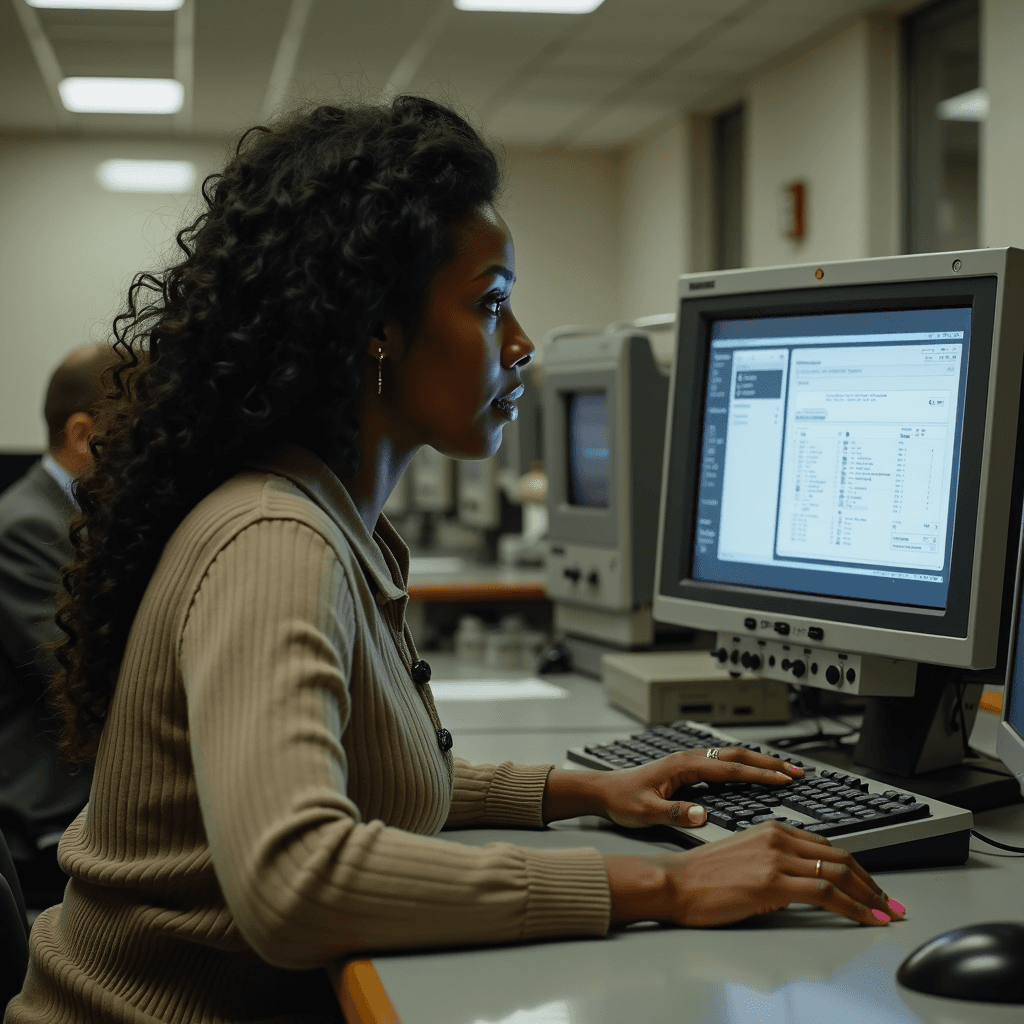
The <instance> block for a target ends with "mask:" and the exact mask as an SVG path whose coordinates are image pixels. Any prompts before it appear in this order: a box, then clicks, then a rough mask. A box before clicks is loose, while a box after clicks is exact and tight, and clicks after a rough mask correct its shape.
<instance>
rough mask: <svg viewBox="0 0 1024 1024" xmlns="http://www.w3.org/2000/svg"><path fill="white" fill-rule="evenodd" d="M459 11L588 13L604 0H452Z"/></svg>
mask: <svg viewBox="0 0 1024 1024" xmlns="http://www.w3.org/2000/svg"><path fill="white" fill-rule="evenodd" d="M454 3H455V6H456V7H457V8H458V9H459V10H460V11H514V12H516V13H518V14H589V13H590V12H591V11H596V10H597V9H598V7H600V6H601V4H603V3H604V0H454Z"/></svg>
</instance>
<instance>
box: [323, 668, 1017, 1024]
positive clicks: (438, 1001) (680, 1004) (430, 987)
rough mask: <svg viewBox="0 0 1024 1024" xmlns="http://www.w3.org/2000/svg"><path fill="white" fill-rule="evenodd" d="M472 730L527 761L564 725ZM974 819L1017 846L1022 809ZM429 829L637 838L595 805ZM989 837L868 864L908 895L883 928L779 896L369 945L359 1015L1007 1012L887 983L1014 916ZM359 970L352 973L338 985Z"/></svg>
mask: <svg viewBox="0 0 1024 1024" xmlns="http://www.w3.org/2000/svg"><path fill="white" fill-rule="evenodd" d="M551 678H552V679H553V680H555V681H559V682H561V680H563V679H566V678H567V677H551ZM590 685H592V686H596V684H594V683H592V682H591V684H590ZM441 713H442V716H444V714H445V709H444V708H443V707H442V709H441ZM980 717H981V716H979V718H980ZM989 717H991V718H993V719H994V716H989ZM630 721H631V720H630ZM633 726H635V723H632V725H631V728H632V727H633ZM989 726H992V729H991V732H992V734H993V735H994V732H995V725H994V721H993V722H989V721H988V720H987V719H984V720H981V721H980V722H979V726H978V727H976V729H975V733H974V736H973V737H972V742H974V743H975V745H976V746H979V747H984V746H985V745H986V744H985V743H984V742H980V741H981V740H983V738H984V736H983V734H984V733H985V732H986V731H987V730H988V727H989ZM762 730H763V731H767V730H771V731H772V732H773V733H774V732H777V730H778V727H777V726H776V727H771V726H767V727H762ZM730 731H733V732H735V731H736V730H730ZM753 731H754V728H753V727H747V728H746V729H745V730H744V732H747V733H750V732H753ZM979 732H980V733H981V734H982V735H980V734H979ZM471 735H472V737H473V742H474V743H475V742H479V741H482V740H486V741H487V742H489V743H491V744H493V746H494V749H495V750H496V751H497V753H498V756H504V755H506V754H507V753H510V752H519V751H522V752H524V753H527V754H534V753H538V754H539V753H541V752H542V749H543V750H546V751H547V756H546V757H532V756H531V757H528V758H526V760H530V761H533V762H534V763H536V762H537V761H538V760H540V761H545V760H548V761H555V762H556V763H560V762H561V760H562V758H563V757H564V751H565V749H566V746H567V745H568V744H567V742H566V741H567V737H568V736H569V735H576V734H569V733H565V732H556V731H554V730H552V731H550V732H548V733H546V734H544V735H540V736H532V737H528V736H526V735H525V734H518V735H517V734H514V733H508V732H499V731H497V730H495V731H492V732H490V733H484V732H478V733H476V734H471ZM575 742H578V741H575ZM456 744H458V733H456ZM517 744H518V746H517ZM456 749H458V746H457V747H456ZM471 759H476V758H471ZM976 825H977V827H978V828H979V830H980V831H983V832H984V833H985V834H986V835H990V836H992V838H994V839H1000V840H1002V841H1004V842H1008V843H1017V844H1019V843H1020V837H1021V835H1022V834H1024V806H1021V805H1016V806H1014V807H1010V808H1001V809H998V810H992V811H985V812H982V813H980V814H978V815H976ZM441 838H442V839H446V840H449V841H452V842H462V843H470V844H472V845H480V846H483V845H486V844H487V843H491V842H512V843H516V844H518V845H521V846H526V847H548V848H550V847H565V846H578V845H587V846H595V847H597V849H599V850H600V851H601V852H602V853H643V852H645V851H650V850H651V849H652V843H651V842H649V841H646V842H645V841H642V840H639V839H637V838H635V837H634V836H632V835H630V834H629V833H627V832H623V831H620V830H617V829H615V828H613V827H612V826H610V825H609V824H608V823H606V822H604V821H601V820H600V819H597V818H578V819H575V820H572V821H565V822H557V823H555V824H554V825H552V826H551V827H550V828H549V829H547V830H545V831H543V832H530V831H519V830H493V829H475V830H468V831H460V832H453V833H443V834H442V835H441ZM653 845H654V846H655V847H663V848H665V849H668V850H678V847H676V846H674V845H672V844H670V843H664V844H663V843H654V844H653ZM989 849H992V848H986V847H985V846H984V844H982V843H979V842H977V841H974V842H973V844H972V852H971V856H970V858H969V860H968V862H967V864H965V865H964V866H962V867H955V868H942V869H935V870H922V871H903V872H885V873H880V874H879V878H880V880H882V881H883V882H884V885H885V887H886V889H887V891H888V892H889V893H890V894H891V895H892V896H894V897H895V898H896V899H899V900H900V901H901V902H903V903H904V904H905V905H906V906H907V908H908V916H907V919H906V920H905V921H902V922H898V923H896V924H893V925H890V926H889V927H888V928H885V929H881V928H877V929H876V928H861V927H858V926H857V925H853V924H851V923H850V922H847V921H845V920H844V919H842V918H839V917H835V916H833V915H830V914H826V913H825V912H824V911H816V910H806V909H792V910H788V911H784V912H781V913H777V914H771V915H768V916H765V917H760V918H755V919H752V920H748V921H744V922H741V923H739V924H736V925H732V926H729V927H725V928H716V929H709V930H696V929H682V928H674V927H668V926H660V925H653V924H639V925H634V926H632V927H630V928H627V929H624V930H621V931H615V932H611V933H610V934H609V936H608V937H607V938H605V939H597V940H595V939H582V940H565V941H560V942H543V943H531V944H528V945H522V946H501V947H489V948H473V949H464V950H456V951H451V950H444V951H436V952H421V953H414V954H408V953H405V954H395V955H379V956H374V957H373V958H372V962H369V961H363V964H364V965H365V966H363V968H362V970H363V972H364V973H363V974H362V976H361V979H362V983H363V984H364V985H366V986H368V989H369V990H370V991H371V995H372V994H373V992H374V989H375V990H376V992H375V997H376V999H377V1000H378V1002H377V1004H376V1005H377V1009H378V1012H379V1013H380V1014H381V1015H380V1016H377V1017H376V1018H375V1017H373V1016H366V1017H364V1018H362V1019H363V1020H367V1021H368V1020H374V1019H378V1020H389V1019H394V1018H388V1017H387V1016H384V1015H383V1013H385V1012H386V1008H387V1007H388V1006H390V1007H393V1008H394V1011H395V1012H396V1013H397V1019H399V1020H401V1021H402V1022H403V1024H481V1022H487V1024H491V1022H494V1024H497V1022H507V1024H513V1022H514V1024H627V1022H631V1021H642V1022H644V1024H662V1022H664V1024H669V1022H672V1024H679V1022H683V1021H686V1022H690V1021H695V1022H700V1024H921V1022H928V1024H1009V1022H1010V1021H1013V1022H1015V1024H1019V1022H1020V1020H1021V1017H1022V1012H1021V1007H1019V1006H1017V1007H1014V1006H999V1005H998V1004H978V1003H960V1002H956V1001H952V1000H946V999H936V998H933V997H929V996H923V995H919V994H918V993H913V992H908V991H906V990H903V989H897V986H896V983H895V980H894V974H895V971H896V968H897V967H898V965H899V964H900V962H901V961H902V960H903V959H904V957H906V956H907V955H908V954H909V953H910V952H911V951H912V950H913V949H915V948H916V947H917V946H919V945H920V944H921V943H923V942H925V941H926V940H928V939H930V938H932V937H933V936H935V935H937V934H938V933H940V932H943V931H947V930H948V929H950V928H953V927H956V926H958V925H964V924H970V923H975V922H981V921H992V920H1005V919H1018V920H1020V919H1024V897H1022V896H1021V893H1022V892H1024V859H1022V858H1018V857H1014V856H1012V855H1010V854H1002V853H1000V852H999V851H996V850H994V849H993V852H991V853H990V852H988V851H989ZM371 963H372V968H373V970H372V971H371V970H370V964H371ZM359 979H360V976H359V974H358V973H357V972H353V973H350V974H348V975H345V976H343V977H342V980H341V982H340V985H341V987H344V986H345V984H346V982H351V983H355V984H359ZM371 1004H372V999H371ZM357 1020H360V1018H359V1017H356V1018H355V1019H354V1020H352V1021H351V1022H350V1024H356V1021H357Z"/></svg>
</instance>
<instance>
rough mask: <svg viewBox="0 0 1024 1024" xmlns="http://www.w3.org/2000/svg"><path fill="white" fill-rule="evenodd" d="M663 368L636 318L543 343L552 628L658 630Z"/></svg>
mask: <svg viewBox="0 0 1024 1024" xmlns="http://www.w3.org/2000/svg"><path fill="white" fill-rule="evenodd" d="M667 399H668V375H667V374H666V373H665V372H664V371H662V370H661V369H660V367H658V365H657V364H656V362H655V360H654V356H653V354H652V351H651V344H650V339H649V338H648V336H647V334H646V333H645V332H644V331H642V330H638V329H635V328H632V327H625V328H617V329H613V330H609V331H605V332H601V331H598V332H596V333H593V334H581V333H571V334H568V335H565V336H559V335H558V334H557V333H556V334H554V335H553V337H552V340H551V341H550V342H549V344H548V345H547V347H546V349H545V352H544V383H543V396H542V402H543V423H544V449H545V450H544V467H545V470H546V472H547V477H548V518H549V526H548V541H549V546H548V551H549V557H548V562H547V590H548V595H549V597H550V598H551V599H552V601H554V602H555V625H556V629H559V630H564V631H565V632H568V633H571V634H574V635H582V636H590V637H593V638H594V639H596V640H599V641H602V642H605V643H610V644H613V645H615V646H619V647H633V646H641V645H644V644H647V643H650V641H651V639H652V638H653V624H652V620H651V614H650V607H651V598H652V595H653V589H654V538H655V533H654V531H655V526H656V523H657V505H658V488H659V486H660V467H661V451H662V444H663V443H664V424H665V419H664V417H665V406H666V402H667Z"/></svg>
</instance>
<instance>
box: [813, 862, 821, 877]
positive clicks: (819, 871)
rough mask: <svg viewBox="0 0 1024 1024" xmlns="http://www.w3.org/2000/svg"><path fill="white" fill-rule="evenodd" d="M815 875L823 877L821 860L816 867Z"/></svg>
mask: <svg viewBox="0 0 1024 1024" xmlns="http://www.w3.org/2000/svg"><path fill="white" fill-rule="evenodd" d="M814 877H815V878H821V861H820V860H819V861H818V863H817V866H816V867H815V869H814Z"/></svg>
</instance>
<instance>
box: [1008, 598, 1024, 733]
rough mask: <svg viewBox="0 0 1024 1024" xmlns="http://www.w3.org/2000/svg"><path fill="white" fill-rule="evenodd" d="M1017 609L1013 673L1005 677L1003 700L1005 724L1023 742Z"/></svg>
mask: <svg viewBox="0 0 1024 1024" xmlns="http://www.w3.org/2000/svg"><path fill="white" fill-rule="evenodd" d="M1021 611H1022V609H1020V608H1018V609H1017V640H1016V644H1015V651H1016V657H1015V658H1014V659H1013V671H1012V672H1010V673H1009V674H1008V675H1007V678H1006V690H1005V692H1004V693H1003V700H1004V701H1005V702H1006V723H1007V725H1009V726H1010V728H1011V729H1013V731H1014V732H1015V733H1016V734H1017V735H1018V736H1019V737H1020V738H1021V740H1022V741H1024V615H1022V614H1021Z"/></svg>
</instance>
